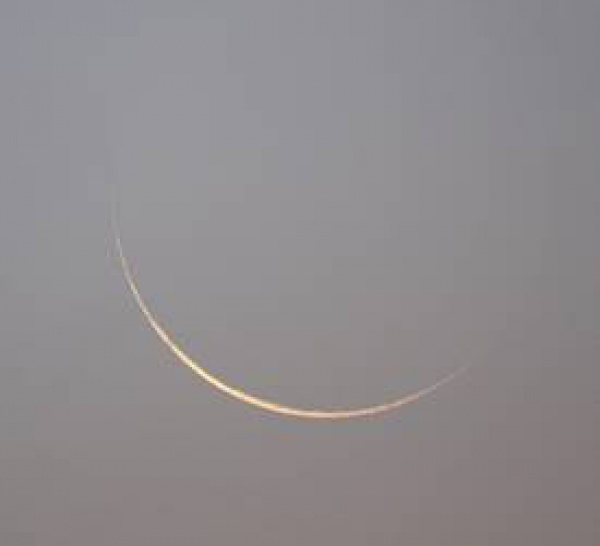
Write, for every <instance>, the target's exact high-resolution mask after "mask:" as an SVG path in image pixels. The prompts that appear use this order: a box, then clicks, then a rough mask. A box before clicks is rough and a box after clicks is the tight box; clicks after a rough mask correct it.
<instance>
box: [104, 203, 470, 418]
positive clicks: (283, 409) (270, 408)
mask: <svg viewBox="0 0 600 546" xmlns="http://www.w3.org/2000/svg"><path fill="white" fill-rule="evenodd" d="M113 229H114V236H115V242H116V247H117V251H118V257H119V261H120V264H121V268H122V271H123V274H124V276H125V280H126V282H127V285H128V287H129V289H130V290H131V293H132V294H133V296H134V299H135V302H136V304H137V306H138V308H139V310H140V311H141V312H142V315H143V316H144V317H145V319H146V321H147V322H148V324H149V325H150V326H151V328H152V329H153V330H154V332H155V333H156V335H157V336H158V337H159V339H160V340H161V341H162V342H163V343H164V344H165V345H166V347H167V348H168V349H169V350H170V351H171V352H172V353H173V354H174V355H175V357H177V359H178V360H179V361H180V362H181V363H182V364H185V365H186V366H187V367H188V368H189V369H190V370H192V372H194V373H195V374H196V375H198V376H200V377H201V378H202V379H204V380H205V381H206V382H207V383H209V384H210V385H212V386H213V387H215V388H216V389H218V390H219V391H221V392H222V393H224V394H227V395H228V396H231V397H232V398H234V399H236V400H238V401H239V402H243V403H245V404H248V405H250V406H254V407H256V408H259V409H261V410H264V411H267V412H270V413H273V414H277V415H284V416H286V417H295V418H298V419H311V420H330V421H335V420H343V419H356V418H360V417H371V416H375V415H379V414H383V413H387V412H389V411H392V410H394V409H397V408H400V407H403V406H406V405H408V404H411V403H412V402H416V401H417V400H419V399H420V398H423V397H424V396H427V395H428V394H430V393H432V392H434V391H435V390H437V389H439V388H440V387H441V386H443V385H446V384H447V383H449V382H450V381H452V380H453V379H454V378H455V377H457V376H458V375H459V374H460V373H462V372H463V371H465V369H466V368H467V366H463V367H461V368H458V369H457V370H455V371H454V372H452V373H450V374H449V375H447V376H445V377H444V378H443V379H441V380H440V381H438V382H437V383H434V384H433V385H430V386H428V387H425V388H423V389H421V390H418V391H416V392H413V393H411V394H408V395H405V396H403V397H402V398H398V399H396V400H392V401H389V402H386V403H382V404H377V405H374V406H367V407H360V408H351V409H340V410H324V409H314V408H313V409H307V408H298V407H292V406H286V405H283V404H280V403H277V402H274V401H271V400H267V399H265V398H261V397H258V396H255V395H252V394H249V393H247V392H245V391H244V390H242V389H241V388H236V387H233V386H231V385H229V384H228V383H226V382H225V381H223V380H222V379H220V378H219V377H217V376H215V375H213V374H212V373H211V372H209V371H208V370H207V369H206V368H204V367H203V366H201V365H200V363H199V362H197V361H196V360H194V359H193V358H192V357H191V356H189V355H188V354H187V353H186V352H185V351H184V350H183V349H182V348H181V347H180V346H179V345H178V344H177V343H176V341H175V340H174V339H173V338H172V337H171V336H170V335H169V334H168V333H167V331H166V330H165V329H164V328H163V326H162V325H161V324H160V323H159V322H158V319H156V318H155V316H154V314H153V313H152V312H151V311H150V308H149V307H148V305H147V304H146V302H145V300H144V299H143V297H142V295H141V292H140V290H139V288H138V286H137V283H136V282H135V279H134V276H133V273H132V270H131V267H130V265H129V262H128V260H127V258H126V256H125V252H124V250H123V244H122V241H121V236H120V233H119V229H118V223H117V218H116V211H115V210H114V209H113Z"/></svg>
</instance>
